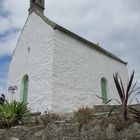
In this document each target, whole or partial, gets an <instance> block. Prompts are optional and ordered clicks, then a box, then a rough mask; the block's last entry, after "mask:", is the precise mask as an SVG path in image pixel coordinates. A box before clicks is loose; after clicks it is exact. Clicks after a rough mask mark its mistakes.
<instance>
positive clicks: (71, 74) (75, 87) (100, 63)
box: [53, 31, 128, 112]
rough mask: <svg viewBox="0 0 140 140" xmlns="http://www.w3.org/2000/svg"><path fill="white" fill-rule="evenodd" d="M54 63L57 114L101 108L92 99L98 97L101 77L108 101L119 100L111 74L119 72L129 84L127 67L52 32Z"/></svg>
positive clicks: (69, 38) (55, 107) (54, 107)
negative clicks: (84, 108)
mask: <svg viewBox="0 0 140 140" xmlns="http://www.w3.org/2000/svg"><path fill="white" fill-rule="evenodd" d="M53 63H54V64H53V66H54V71H53V72H54V80H53V81H54V88H53V89H54V92H53V97H54V103H53V104H54V106H53V109H54V110H55V111H58V112H59V111H62V110H63V111H73V109H74V108H78V107H81V106H86V105H87V106H91V107H93V105H94V104H102V101H101V100H100V99H98V98H97V97H96V96H95V95H96V94H97V95H99V96H101V78H102V77H105V78H106V79H107V80H108V98H118V96H117V93H116V90H115V85H114V81H113V73H116V72H118V73H119V74H120V76H121V77H122V79H123V81H124V82H125V83H126V82H127V80H128V79H127V78H128V72H127V67H126V65H124V64H122V63H120V62H118V61H116V60H114V59H111V58H110V57H108V56H106V55H104V54H102V53H99V52H98V51H96V50H95V49H94V48H93V47H89V46H87V45H85V44H83V43H81V42H80V41H78V40H75V39H74V38H72V37H70V36H67V35H66V34H64V33H62V32H60V31H55V48H54V61H53ZM112 104H113V102H112Z"/></svg>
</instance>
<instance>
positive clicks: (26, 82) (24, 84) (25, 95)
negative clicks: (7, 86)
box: [22, 75, 29, 103]
mask: <svg viewBox="0 0 140 140" xmlns="http://www.w3.org/2000/svg"><path fill="white" fill-rule="evenodd" d="M22 87H23V90H22V91H23V92H22V100H23V101H24V102H26V103H27V98H28V87H29V77H28V75H25V76H24V77H23V80H22Z"/></svg>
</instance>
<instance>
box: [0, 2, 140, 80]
mask: <svg viewBox="0 0 140 140" xmlns="http://www.w3.org/2000/svg"><path fill="white" fill-rule="evenodd" d="M139 5H140V1H139V0H133V1H132V0H127V2H126V0H113V1H112V0H92V1H91V0H71V1H68V0H59V2H58V0H46V6H45V7H46V9H45V15H46V16H47V17H49V18H50V19H52V20H53V21H55V22H56V23H58V24H60V25H62V26H64V27H65V28H67V29H69V30H71V31H73V32H75V33H77V34H79V35H81V36H83V37H85V38H86V39H88V40H90V41H92V42H94V43H97V42H98V43H99V44H100V46H101V47H103V48H105V49H107V50H109V51H111V52H112V53H114V54H116V55H117V56H120V57H121V58H123V59H124V60H126V61H127V62H128V64H129V65H128V67H129V71H131V69H133V68H134V69H135V70H136V77H137V78H138V77H140V65H139V59H140V41H139V39H140V28H139V27H140V8H139ZM28 8H29V0H27V1H22V0H1V3H0V20H1V22H0V57H1V56H4V55H11V54H12V52H13V50H14V48H15V46H16V42H17V39H18V37H19V34H20V30H21V28H22V27H23V25H24V23H25V21H26V18H27V16H28ZM14 30H17V31H15V32H14ZM9 32H10V34H9ZM7 33H8V34H7Z"/></svg>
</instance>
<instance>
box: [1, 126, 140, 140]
mask: <svg viewBox="0 0 140 140" xmlns="http://www.w3.org/2000/svg"><path fill="white" fill-rule="evenodd" d="M0 140H140V124H138V123H134V124H132V125H130V126H128V127H127V128H125V129H122V130H121V131H117V130H116V128H115V126H114V125H113V124H110V125H109V126H108V127H107V128H105V129H102V128H101V127H100V126H99V125H97V126H91V125H84V126H83V127H82V128H81V129H80V130H79V126H78V125H76V124H68V123H62V124H59V125H58V124H57V125H56V124H53V123H49V124H48V125H47V126H44V125H40V126H32V127H31V126H30V127H29V126H28V127H27V126H16V127H12V128H10V129H0Z"/></svg>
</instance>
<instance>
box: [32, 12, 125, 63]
mask: <svg viewBox="0 0 140 140" xmlns="http://www.w3.org/2000/svg"><path fill="white" fill-rule="evenodd" d="M34 12H35V13H36V14H37V15H38V16H40V17H41V18H42V19H43V20H44V21H45V22H46V23H47V24H48V25H50V26H51V27H52V28H53V29H54V30H60V31H62V32H63V33H65V34H67V35H69V36H72V37H74V38H76V39H77V40H79V41H81V42H82V43H85V44H87V45H88V46H90V47H92V48H94V49H95V50H97V51H99V52H100V53H103V54H105V55H106V56H108V57H110V58H112V59H115V60H117V61H119V62H121V63H123V64H125V65H127V62H125V61H123V60H122V59H120V58H119V57H117V56H116V55H114V54H112V53H110V52H109V51H107V50H105V49H103V48H102V47H100V46H98V45H96V44H94V43H92V42H90V41H88V40H87V39H85V38H83V37H81V36H79V35H77V34H75V33H73V32H71V31H69V30H68V29H66V28H64V27H62V26H60V25H58V24H57V23H55V22H53V21H51V20H50V19H48V18H47V17H46V16H45V15H43V14H39V13H38V12H36V11H34Z"/></svg>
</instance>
